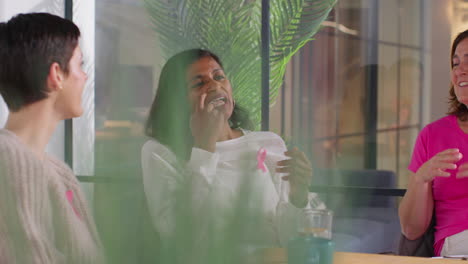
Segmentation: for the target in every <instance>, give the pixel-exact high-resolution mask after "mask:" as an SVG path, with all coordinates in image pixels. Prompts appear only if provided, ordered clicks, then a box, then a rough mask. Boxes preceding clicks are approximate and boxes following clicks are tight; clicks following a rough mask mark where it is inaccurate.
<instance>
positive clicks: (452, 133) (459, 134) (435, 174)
mask: <svg viewBox="0 0 468 264" xmlns="http://www.w3.org/2000/svg"><path fill="white" fill-rule="evenodd" d="M451 66H452V71H451V83H452V84H451V87H450V108H449V112H448V116H446V117H444V118H441V119H439V120H437V121H435V122H433V123H431V124H429V125H427V126H426V127H425V128H424V129H423V130H422V131H421V133H420V134H419V136H418V138H417V140H416V144H415V147H414V151H413V156H412V159H411V163H410V165H409V170H410V171H412V172H413V173H412V174H411V176H410V180H409V184H408V190H407V192H406V194H405V196H404V197H403V200H402V201H401V204H400V208H399V215H400V222H401V228H402V232H403V234H404V235H405V236H406V237H407V238H408V239H410V240H415V239H417V238H419V237H421V236H422V235H423V234H424V232H425V231H426V230H427V229H428V227H429V225H430V223H431V220H432V218H433V214H435V215H434V218H435V223H436V224H435V237H434V254H435V255H436V256H438V255H442V256H445V255H459V254H464V255H466V254H468V243H466V241H468V163H467V161H468V109H467V105H468V30H466V31H464V32H462V33H460V34H459V35H458V36H457V37H456V38H455V40H454V41H453V44H452V50H451Z"/></svg>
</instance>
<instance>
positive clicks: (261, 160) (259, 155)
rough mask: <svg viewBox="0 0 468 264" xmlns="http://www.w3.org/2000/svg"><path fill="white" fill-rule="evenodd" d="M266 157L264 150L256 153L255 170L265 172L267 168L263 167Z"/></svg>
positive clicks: (261, 149)
mask: <svg viewBox="0 0 468 264" xmlns="http://www.w3.org/2000/svg"><path fill="white" fill-rule="evenodd" d="M266 155H267V151H266V149H264V148H260V149H259V150H258V152H257V169H259V170H262V171H263V172H267V168H266V167H265V158H266Z"/></svg>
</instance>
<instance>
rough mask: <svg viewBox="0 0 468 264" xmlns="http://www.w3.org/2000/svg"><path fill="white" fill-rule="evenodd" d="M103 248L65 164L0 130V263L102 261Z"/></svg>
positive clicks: (72, 175)
mask: <svg viewBox="0 0 468 264" xmlns="http://www.w3.org/2000/svg"><path fill="white" fill-rule="evenodd" d="M103 262H104V257H103V250H102V246H101V242H100V240H99V237H98V234H97V231H96V227H95V225H94V222H93V220H92V217H91V215H90V213H89V211H88V209H87V205H86V201H85V198H84V195H83V193H82V191H81V190H80V185H79V183H78V181H77V179H76V177H75V176H74V174H73V172H72V171H71V170H70V168H69V167H68V166H67V165H65V164H64V163H63V162H61V161H59V160H57V159H54V158H52V157H50V156H45V157H44V159H43V160H41V159H40V158H38V157H37V155H36V154H34V153H33V152H32V150H31V149H30V148H29V147H28V146H26V145H25V144H23V143H22V142H21V141H20V139H19V138H18V137H17V136H16V135H15V134H13V133H12V132H10V131H8V130H5V129H1V130H0V263H28V264H29V263H47V264H55V263H72V264H75V263H77V264H78V263H80V264H82V263H83V264H84V263H103Z"/></svg>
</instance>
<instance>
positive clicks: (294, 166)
mask: <svg viewBox="0 0 468 264" xmlns="http://www.w3.org/2000/svg"><path fill="white" fill-rule="evenodd" d="M284 154H285V155H286V156H288V157H290V158H291V159H287V160H282V161H279V162H278V163H277V165H278V166H279V167H278V168H277V169H276V171H277V172H281V173H287V174H288V175H286V176H283V180H285V181H289V184H290V186H291V189H290V193H289V199H290V201H291V203H293V204H294V205H295V206H296V207H304V206H305V205H307V202H308V200H307V197H308V193H309V185H310V183H311V181H312V166H311V163H310V161H309V159H308V158H307V156H306V155H305V154H304V152H302V151H299V150H298V149H297V148H293V149H292V150H289V151H287V152H285V153H284Z"/></svg>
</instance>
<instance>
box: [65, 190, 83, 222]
mask: <svg viewBox="0 0 468 264" xmlns="http://www.w3.org/2000/svg"><path fill="white" fill-rule="evenodd" d="M65 195H66V196H67V200H68V202H69V203H70V205H71V207H72V208H73V211H74V212H75V214H76V216H78V218H81V217H80V214H79V213H78V211H77V210H76V209H75V207H74V206H73V191H72V190H68V191H66V192H65Z"/></svg>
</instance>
